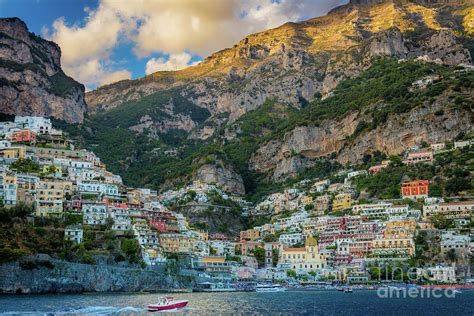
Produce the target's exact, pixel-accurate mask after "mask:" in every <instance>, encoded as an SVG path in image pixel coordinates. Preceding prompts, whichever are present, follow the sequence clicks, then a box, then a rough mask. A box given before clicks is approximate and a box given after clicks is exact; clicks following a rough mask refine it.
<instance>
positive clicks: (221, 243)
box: [209, 240, 235, 256]
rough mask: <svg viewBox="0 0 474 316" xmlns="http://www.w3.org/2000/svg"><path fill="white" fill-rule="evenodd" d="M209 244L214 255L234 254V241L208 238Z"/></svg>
mask: <svg viewBox="0 0 474 316" xmlns="http://www.w3.org/2000/svg"><path fill="white" fill-rule="evenodd" d="M209 246H211V247H212V249H214V250H215V252H216V253H215V255H216V256H225V255H229V256H235V242H232V241H227V240H210V241H209Z"/></svg>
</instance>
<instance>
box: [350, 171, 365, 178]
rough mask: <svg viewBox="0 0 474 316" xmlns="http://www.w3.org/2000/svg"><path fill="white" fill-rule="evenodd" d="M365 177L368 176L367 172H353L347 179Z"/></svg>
mask: <svg viewBox="0 0 474 316" xmlns="http://www.w3.org/2000/svg"><path fill="white" fill-rule="evenodd" d="M365 175H367V170H357V171H351V172H349V173H348V174H347V179H352V178H355V177H358V176H365Z"/></svg>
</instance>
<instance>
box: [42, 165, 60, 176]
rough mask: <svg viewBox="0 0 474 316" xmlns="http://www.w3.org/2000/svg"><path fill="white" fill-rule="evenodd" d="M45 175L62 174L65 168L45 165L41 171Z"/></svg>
mask: <svg viewBox="0 0 474 316" xmlns="http://www.w3.org/2000/svg"><path fill="white" fill-rule="evenodd" d="M41 172H42V173H44V174H53V175H54V174H62V173H63V168H62V167H61V166H54V165H43V168H42V170H41Z"/></svg>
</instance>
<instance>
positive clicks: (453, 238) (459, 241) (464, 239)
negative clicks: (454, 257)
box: [440, 231, 470, 252]
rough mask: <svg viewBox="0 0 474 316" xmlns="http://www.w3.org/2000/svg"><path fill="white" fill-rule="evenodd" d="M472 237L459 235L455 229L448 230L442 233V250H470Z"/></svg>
mask: <svg viewBox="0 0 474 316" xmlns="http://www.w3.org/2000/svg"><path fill="white" fill-rule="evenodd" d="M469 241H470V238H469V236H468V235H458V234H456V233H455V232H453V231H446V232H443V233H442V234H441V243H440V244H441V251H442V252H448V251H449V250H451V249H455V250H463V251H464V250H469Z"/></svg>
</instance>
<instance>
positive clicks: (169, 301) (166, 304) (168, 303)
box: [148, 296, 188, 311]
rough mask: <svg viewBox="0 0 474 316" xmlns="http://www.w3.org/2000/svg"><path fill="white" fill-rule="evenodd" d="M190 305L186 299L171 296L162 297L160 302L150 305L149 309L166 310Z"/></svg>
mask: <svg viewBox="0 0 474 316" xmlns="http://www.w3.org/2000/svg"><path fill="white" fill-rule="evenodd" d="M186 305H188V301H186V300H175V299H173V298H172V297H171V296H162V297H160V299H159V301H158V303H156V304H151V305H148V310H149V311H165V310H171V309H178V308H183V307H186Z"/></svg>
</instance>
